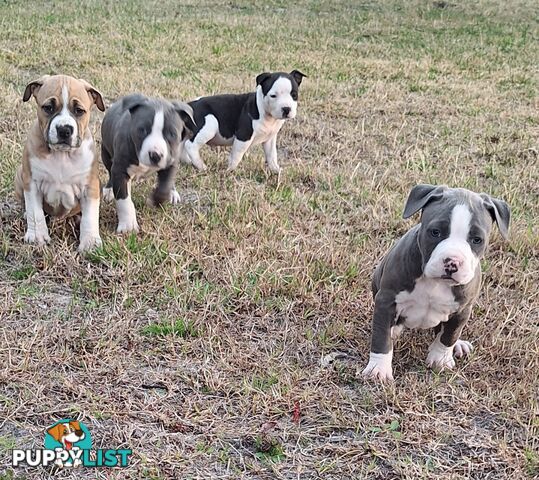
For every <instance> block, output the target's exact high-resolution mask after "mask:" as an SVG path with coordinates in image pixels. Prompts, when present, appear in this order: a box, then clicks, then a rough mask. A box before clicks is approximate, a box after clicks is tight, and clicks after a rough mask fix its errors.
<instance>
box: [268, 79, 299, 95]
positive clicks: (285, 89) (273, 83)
mask: <svg viewBox="0 0 539 480" xmlns="http://www.w3.org/2000/svg"><path fill="white" fill-rule="evenodd" d="M297 89H298V87H297V84H296V82H294V81H293V80H291V79H290V78H288V77H287V76H284V75H278V76H276V77H275V78H271V79H270V80H267V81H265V82H264V84H263V85H262V92H263V93H264V95H272V94H274V93H279V94H281V95H282V94H287V93H291V92H292V91H293V90H297ZM264 90H265V91H264Z"/></svg>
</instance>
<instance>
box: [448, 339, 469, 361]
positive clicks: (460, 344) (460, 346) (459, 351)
mask: <svg viewBox="0 0 539 480" xmlns="http://www.w3.org/2000/svg"><path fill="white" fill-rule="evenodd" d="M472 350H473V345H472V344H471V343H470V342H467V341H466V340H457V342H456V343H455V346H454V347H453V354H454V355H455V357H456V358H462V357H464V356H466V355H469V354H470V353H471V352H472Z"/></svg>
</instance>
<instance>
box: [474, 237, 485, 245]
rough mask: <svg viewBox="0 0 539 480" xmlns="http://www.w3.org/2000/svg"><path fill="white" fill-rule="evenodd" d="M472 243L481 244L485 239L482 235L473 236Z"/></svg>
mask: <svg viewBox="0 0 539 480" xmlns="http://www.w3.org/2000/svg"><path fill="white" fill-rule="evenodd" d="M472 243H473V244H474V245H481V244H482V243H483V239H482V238H481V237H473V238H472Z"/></svg>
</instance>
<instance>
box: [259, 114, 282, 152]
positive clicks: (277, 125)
mask: <svg viewBox="0 0 539 480" xmlns="http://www.w3.org/2000/svg"><path fill="white" fill-rule="evenodd" d="M284 122H285V121H284V120H275V119H273V118H269V119H268V118H264V117H263V118H260V119H258V120H254V121H253V145H257V144H259V143H264V142H267V141H268V140H269V139H270V138H271V137H274V136H275V135H277V134H278V133H279V130H281V128H282V126H283V125H284Z"/></svg>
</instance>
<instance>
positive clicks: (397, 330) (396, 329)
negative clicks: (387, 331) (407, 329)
mask: <svg viewBox="0 0 539 480" xmlns="http://www.w3.org/2000/svg"><path fill="white" fill-rule="evenodd" d="M403 330H404V323H399V324H398V325H395V326H393V327H391V338H393V339H396V338H398V337H399V336H400V334H401V333H402V331H403Z"/></svg>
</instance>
